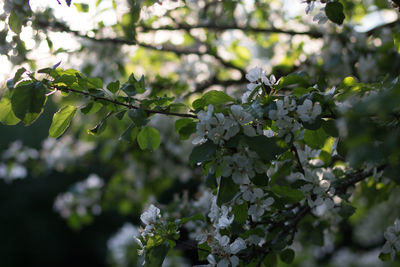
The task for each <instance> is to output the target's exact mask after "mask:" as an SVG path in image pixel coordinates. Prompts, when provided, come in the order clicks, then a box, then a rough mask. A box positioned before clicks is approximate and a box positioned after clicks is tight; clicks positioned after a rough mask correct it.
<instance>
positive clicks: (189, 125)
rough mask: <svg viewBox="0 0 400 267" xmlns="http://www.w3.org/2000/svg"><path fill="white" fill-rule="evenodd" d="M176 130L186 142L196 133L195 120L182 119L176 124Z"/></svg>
mask: <svg viewBox="0 0 400 267" xmlns="http://www.w3.org/2000/svg"><path fill="white" fill-rule="evenodd" d="M175 130H176V132H177V133H178V134H179V138H180V139H181V140H186V139H189V137H190V136H191V135H192V134H193V133H194V132H196V123H195V122H194V121H193V119H189V118H184V119H180V120H177V121H176V122H175Z"/></svg>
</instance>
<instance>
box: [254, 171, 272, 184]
mask: <svg viewBox="0 0 400 267" xmlns="http://www.w3.org/2000/svg"><path fill="white" fill-rule="evenodd" d="M251 181H252V182H253V183H254V184H255V185H257V186H267V185H268V182H269V178H268V176H267V175H266V174H259V173H258V174H256V175H255V176H254V177H253V178H252V179H251Z"/></svg>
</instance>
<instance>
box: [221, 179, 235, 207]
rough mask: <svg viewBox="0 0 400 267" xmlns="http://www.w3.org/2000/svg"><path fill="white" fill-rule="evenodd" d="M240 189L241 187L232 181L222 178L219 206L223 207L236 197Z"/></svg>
mask: <svg viewBox="0 0 400 267" xmlns="http://www.w3.org/2000/svg"><path fill="white" fill-rule="evenodd" d="M238 189H239V185H237V184H235V183H234V182H233V180H232V179H230V178H224V177H222V178H221V181H220V185H219V190H218V196H217V204H218V205H219V206H221V205H222V204H224V203H227V202H229V201H231V200H232V199H233V198H234V197H235V196H236V194H237V191H238Z"/></svg>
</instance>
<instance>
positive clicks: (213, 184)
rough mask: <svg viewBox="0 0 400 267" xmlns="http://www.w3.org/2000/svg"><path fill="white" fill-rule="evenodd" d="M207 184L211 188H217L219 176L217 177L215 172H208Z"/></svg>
mask: <svg viewBox="0 0 400 267" xmlns="http://www.w3.org/2000/svg"><path fill="white" fill-rule="evenodd" d="M206 186H207V187H208V188H211V189H215V188H217V186H218V184H217V178H216V177H215V173H211V172H210V173H208V174H207V177H206Z"/></svg>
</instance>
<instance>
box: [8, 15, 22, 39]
mask: <svg viewBox="0 0 400 267" xmlns="http://www.w3.org/2000/svg"><path fill="white" fill-rule="evenodd" d="M8 26H10V29H11V30H12V31H13V32H15V33H16V34H20V33H21V29H22V21H21V20H20V18H19V17H18V15H17V14H16V13H15V12H14V11H11V13H10V16H9V17H8Z"/></svg>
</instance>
